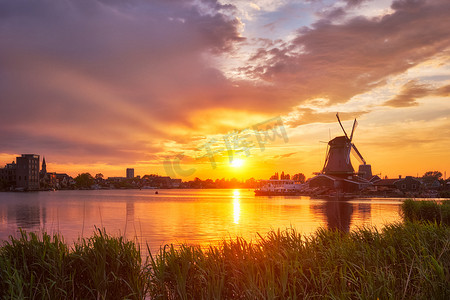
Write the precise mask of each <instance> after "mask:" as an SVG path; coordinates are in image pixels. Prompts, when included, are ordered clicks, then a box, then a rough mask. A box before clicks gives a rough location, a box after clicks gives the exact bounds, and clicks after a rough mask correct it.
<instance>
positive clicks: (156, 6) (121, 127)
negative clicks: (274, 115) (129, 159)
mask: <svg viewBox="0 0 450 300" xmlns="http://www.w3.org/2000/svg"><path fill="white" fill-rule="evenodd" d="M196 3H197V4H193V3H190V2H185V1H138V0H136V1H103V2H100V1H34V2H32V3H29V2H28V1H21V0H19V1H2V2H1V3H0V65H1V66H2V68H1V69H0V90H1V91H2V94H1V96H0V101H1V107H2V109H1V110H0V127H1V128H2V130H4V132H6V130H7V131H8V135H6V136H4V138H5V139H6V140H8V145H11V147H9V146H7V145H6V144H2V148H5V149H2V151H5V150H6V148H8V149H7V150H8V151H14V152H16V150H15V149H17V148H15V147H19V148H21V149H22V148H23V147H20V144H21V143H23V140H24V137H26V140H27V143H28V144H29V147H30V148H31V149H30V150H32V151H50V150H51V149H47V148H46V147H37V145H38V144H39V143H41V144H45V143H47V142H46V141H48V142H49V143H50V144H51V145H53V149H54V151H57V150H60V151H64V152H65V151H67V150H68V149H73V148H74V147H75V148H76V149H78V150H81V149H80V148H82V149H83V150H84V151H82V153H83V155H85V157H89V156H90V157H91V158H92V159H95V160H97V159H101V158H102V156H103V155H104V158H105V159H109V158H106V157H113V156H114V155H116V156H117V153H115V151H119V152H120V151H121V150H120V149H123V148H128V147H127V145H134V146H133V147H134V150H141V149H146V146H145V145H146V143H149V141H153V142H154V143H158V142H160V141H161V139H164V138H165V137H166V136H169V137H170V133H168V132H167V131H168V129H167V127H168V125H170V124H173V123H174V122H185V124H188V123H187V120H188V117H189V115H190V112H192V111H196V110H200V109H205V107H208V106H209V107H210V106H212V104H211V103H208V101H210V100H209V99H208V98H203V99H202V98H200V99H198V98H196V97H201V96H202V94H198V91H203V93H204V94H205V97H208V96H209V93H210V91H212V90H214V89H220V87H224V88H226V86H227V84H228V83H227V81H226V79H225V77H224V76H223V75H222V74H221V72H220V71H218V70H217V69H215V68H214V67H211V66H210V60H209V57H210V56H220V55H221V54H222V53H227V52H230V51H233V49H234V47H235V44H237V43H240V42H241V41H243V40H244V38H243V37H241V36H240V33H239V30H240V26H241V24H240V22H239V21H238V20H237V19H236V18H234V17H233V16H232V7H231V6H230V5H221V4H219V3H218V2H217V1H200V2H196ZM224 11H226V12H227V14H225V13H223V12H224ZM230 11H231V13H230ZM216 94H217V93H216ZM215 98H217V97H215ZM46 136H48V137H49V139H50V140H48V139H47V138H45V137H46ZM130 137H133V138H136V137H138V141H139V142H140V145H136V144H134V143H133V142H132V140H131V139H130ZM2 140H3V138H2ZM72 141H73V142H72ZM125 144H126V145H125ZM64 145H66V146H64ZM76 145H78V146H77V147H76ZM50 148H51V147H50ZM131 148H132V147H131ZM151 150H154V149H151ZM102 153H103V154H102ZM108 153H111V155H108ZM67 155H69V153H67ZM135 159H138V158H137V157H136V158H135Z"/></svg>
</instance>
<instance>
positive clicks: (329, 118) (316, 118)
mask: <svg viewBox="0 0 450 300" xmlns="http://www.w3.org/2000/svg"><path fill="white" fill-rule="evenodd" d="M366 113H368V112H367V111H358V112H351V113H349V112H340V113H339V118H340V119H341V121H347V120H353V119H355V118H359V117H360V116H362V115H364V114H366ZM334 122H337V119H336V112H318V111H316V110H314V109H312V108H304V107H297V108H296V109H295V110H294V111H293V112H292V113H291V114H290V115H289V116H288V118H287V121H286V125H288V126H289V127H291V128H295V127H298V126H300V125H306V124H310V123H334Z"/></svg>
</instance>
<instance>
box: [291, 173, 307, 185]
mask: <svg viewBox="0 0 450 300" xmlns="http://www.w3.org/2000/svg"><path fill="white" fill-rule="evenodd" d="M292 180H294V181H297V182H301V183H304V182H305V180H306V177H305V174H303V173H298V174H295V175H294V176H292Z"/></svg>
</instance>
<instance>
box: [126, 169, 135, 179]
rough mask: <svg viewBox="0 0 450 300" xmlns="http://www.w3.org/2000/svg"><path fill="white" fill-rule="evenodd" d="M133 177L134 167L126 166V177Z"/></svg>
mask: <svg viewBox="0 0 450 300" xmlns="http://www.w3.org/2000/svg"><path fill="white" fill-rule="evenodd" d="M133 178H134V169H133V168H127V179H133Z"/></svg>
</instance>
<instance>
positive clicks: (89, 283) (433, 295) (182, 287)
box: [0, 221, 450, 299]
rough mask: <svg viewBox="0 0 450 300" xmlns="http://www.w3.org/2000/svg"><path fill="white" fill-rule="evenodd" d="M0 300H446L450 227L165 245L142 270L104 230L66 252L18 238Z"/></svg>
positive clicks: (36, 239)
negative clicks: (202, 245) (210, 244)
mask: <svg viewBox="0 0 450 300" xmlns="http://www.w3.org/2000/svg"><path fill="white" fill-rule="evenodd" d="M149 253H151V252H150V251H149ZM0 298H1V299H148V298H149V299H313V298H314V299H317V298H320V299H322V298H327V299H377V298H379V299H428V298H429V299H450V227H449V226H446V225H445V224H443V223H442V224H438V223H437V222H434V223H431V222H409V221H406V222H405V223H396V224H391V225H388V226H386V227H385V228H383V229H382V230H380V231H378V230H376V229H374V228H360V229H358V230H355V231H353V232H351V233H343V232H340V231H331V230H325V229H319V230H317V232H316V233H315V234H313V235H308V236H304V235H301V234H300V233H298V232H296V231H295V230H294V229H287V230H278V231H271V232H269V233H268V234H266V235H264V236H259V237H258V238H257V239H256V240H254V241H247V240H244V239H243V238H239V237H238V238H235V239H229V240H224V241H222V242H221V243H220V244H219V245H216V246H210V247H208V248H206V249H205V248H201V247H199V246H190V245H182V246H180V247H174V246H173V245H166V246H163V247H161V248H160V250H159V252H157V253H153V254H150V256H149V258H148V260H147V261H141V255H140V251H139V249H138V247H136V245H135V244H134V243H133V242H131V241H126V240H124V239H123V238H122V237H111V236H109V235H107V234H106V233H105V231H104V230H97V231H96V232H94V235H93V236H92V237H90V238H86V239H80V240H78V241H77V242H76V243H75V244H74V245H73V246H72V247H68V246H67V244H66V243H65V242H64V240H63V239H62V238H61V237H59V236H58V235H53V236H49V235H48V234H46V233H42V234H41V235H37V234H35V233H25V232H23V231H21V233H20V236H19V237H17V238H14V237H10V240H9V241H7V242H4V244H3V245H2V246H1V247H0Z"/></svg>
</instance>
